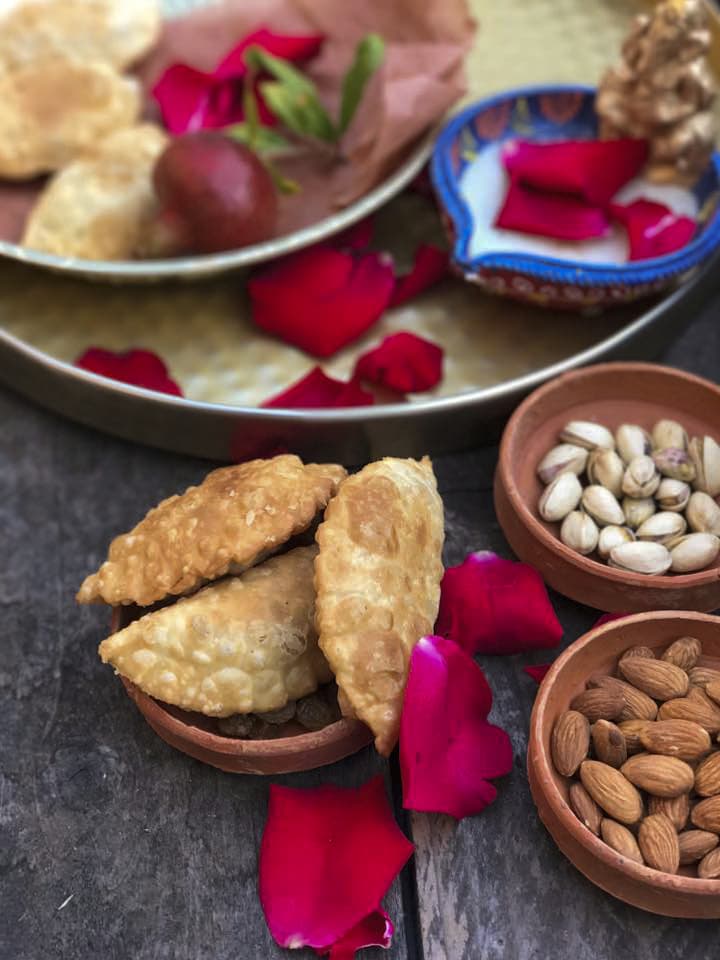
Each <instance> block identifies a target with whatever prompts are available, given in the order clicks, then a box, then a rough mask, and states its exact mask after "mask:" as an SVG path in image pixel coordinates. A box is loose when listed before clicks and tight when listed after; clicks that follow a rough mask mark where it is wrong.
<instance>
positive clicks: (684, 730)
mask: <svg viewBox="0 0 720 960" xmlns="http://www.w3.org/2000/svg"><path fill="white" fill-rule="evenodd" d="M640 741H641V742H642V745H643V746H644V747H645V749H646V750H649V751H650V753H663V754H665V755H666V756H668V757H678V759H680V760H697V759H699V758H700V757H704V756H705V754H706V753H709V752H710V747H711V742H710V734H709V733H708V732H707V730H706V729H705V728H704V727H701V726H700V724H699V723H693V721H692V720H658V722H657V723H650V724H648V726H647V728H646V729H645V730H644V731H643V732H642V733H641V734H640Z"/></svg>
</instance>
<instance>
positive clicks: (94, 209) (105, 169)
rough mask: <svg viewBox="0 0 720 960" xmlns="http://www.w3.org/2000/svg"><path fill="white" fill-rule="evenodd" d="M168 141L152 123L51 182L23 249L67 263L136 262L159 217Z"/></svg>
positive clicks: (109, 142) (115, 137) (118, 137)
mask: <svg viewBox="0 0 720 960" xmlns="http://www.w3.org/2000/svg"><path fill="white" fill-rule="evenodd" d="M167 142H168V138H167V136H166V134H165V133H164V131H163V130H161V129H160V127H156V126H154V125H153V124H151V123H146V124H142V125H141V126H137V127H128V128H127V129H126V130H119V131H118V132H117V133H114V134H112V135H111V136H109V137H108V138H107V139H106V140H105V141H104V142H103V143H102V144H101V145H100V147H99V149H98V150H97V151H96V152H94V153H93V154H92V155H88V156H87V157H81V158H79V159H77V160H73V162H72V163H69V164H68V165H67V166H66V167H65V168H64V169H62V170H60V172H59V173H56V174H55V176H54V177H53V178H52V179H51V180H50V181H49V183H48V184H47V186H46V187H45V189H44V190H43V192H42V193H41V194H40V198H39V199H38V202H37V203H36V204H35V206H34V207H33V209H32V212H31V214H30V217H29V218H28V221H27V224H26V226H25V233H24V235H23V238H22V243H23V245H24V246H26V247H31V248H32V249H33V250H43V251H45V252H46V253H54V254H57V255H58V256H64V257H81V258H84V259H86V260H122V259H126V258H129V257H131V256H132V253H133V250H134V249H135V247H136V246H137V243H138V241H139V239H140V236H141V235H142V232H143V229H144V227H145V225H146V224H147V223H148V221H149V220H150V218H151V217H152V215H153V214H154V212H155V208H156V204H157V201H156V198H155V191H154V189H153V184H152V171H153V167H154V166H155V161H156V160H157V158H158V156H159V155H160V154H161V153H162V151H163V149H164V148H165V145H166V144H167Z"/></svg>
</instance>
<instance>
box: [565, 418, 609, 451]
mask: <svg viewBox="0 0 720 960" xmlns="http://www.w3.org/2000/svg"><path fill="white" fill-rule="evenodd" d="M560 439H561V440H562V441H563V442H564V443H574V444H576V445H577V446H578V447H585V449H586V450H595V449H596V447H607V448H608V449H609V450H614V449H615V440H614V439H613V435H612V433H610V431H609V430H608V428H607V427H604V426H603V425H602V424H601V423H594V422H593V421H592V420H571V421H570V423H566V424H565V427H564V429H563V431H562V433H561V434H560Z"/></svg>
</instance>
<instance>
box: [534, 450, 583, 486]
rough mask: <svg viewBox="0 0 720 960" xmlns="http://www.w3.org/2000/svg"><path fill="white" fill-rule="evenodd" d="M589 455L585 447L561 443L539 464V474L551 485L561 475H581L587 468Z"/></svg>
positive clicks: (544, 481)
mask: <svg viewBox="0 0 720 960" xmlns="http://www.w3.org/2000/svg"><path fill="white" fill-rule="evenodd" d="M588 456H589V453H588V451H587V450H586V449H585V448H584V447H577V446H575V444H574V443H560V444H558V445H557V446H556V447H553V448H552V450H548V452H547V453H546V454H545V456H544V457H543V458H542V460H541V461H540V463H539V464H538V468H537V474H538V476H539V477H540V479H541V481H542V482H543V483H545V484H548V483H550V482H551V481H552V480H554V479H555V477H558V476H559V475H560V474H561V473H574V474H575V475H576V476H577V475H579V474H581V473H582V472H583V470H584V469H585V467H586V466H587V461H588Z"/></svg>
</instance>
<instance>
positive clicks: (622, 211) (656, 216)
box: [610, 198, 697, 260]
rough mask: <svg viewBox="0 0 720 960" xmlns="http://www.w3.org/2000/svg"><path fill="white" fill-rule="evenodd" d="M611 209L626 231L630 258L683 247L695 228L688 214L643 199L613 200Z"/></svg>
mask: <svg viewBox="0 0 720 960" xmlns="http://www.w3.org/2000/svg"><path fill="white" fill-rule="evenodd" d="M610 212H611V214H612V216H613V217H614V218H615V219H616V220H619V221H620V223H622V224H623V226H624V227H625V229H626V230H627V235H628V245H629V259H630V260H649V259H651V258H653V257H663V256H665V255H666V254H668V253H674V252H675V251H676V250H682V248H683V247H685V246H687V244H688V243H690V241H691V240H692V238H693V237H694V235H695V231H696V230H697V224H696V223H695V221H694V220H693V219H692V218H691V217H681V216H678V215H677V214H675V213H673V212H672V210H671V209H670V208H669V207H666V206H665V204H664V203H655V202H654V201H653V200H646V199H644V198H640V199H639V200H634V201H633V202H632V203H628V204H625V205H623V204H620V203H613V204H612V205H611V206H610Z"/></svg>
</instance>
